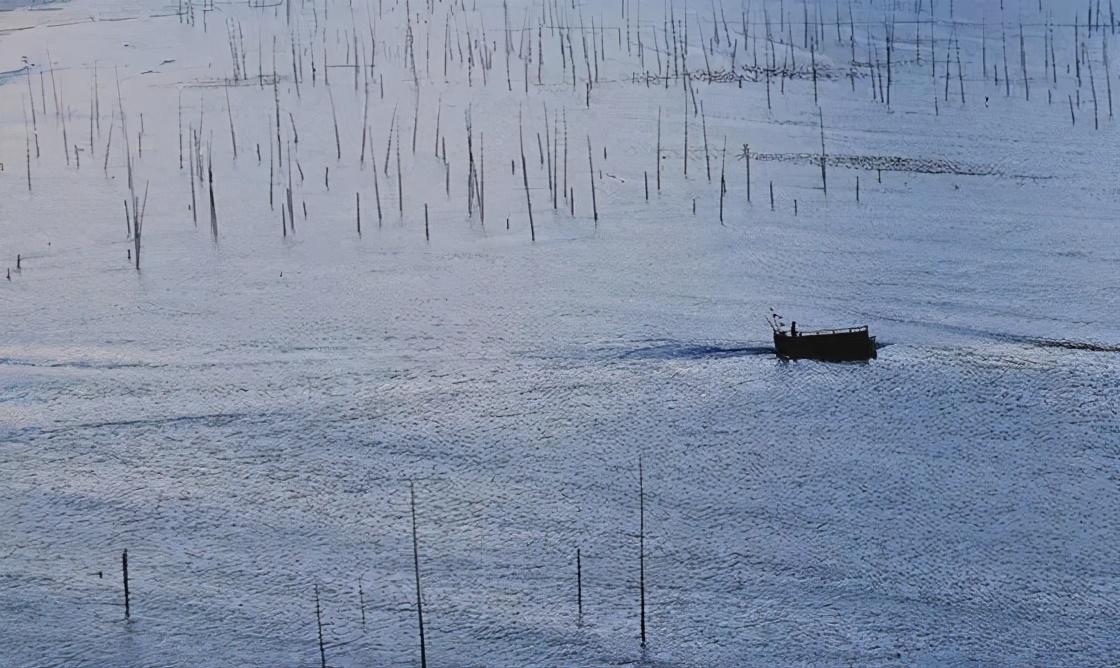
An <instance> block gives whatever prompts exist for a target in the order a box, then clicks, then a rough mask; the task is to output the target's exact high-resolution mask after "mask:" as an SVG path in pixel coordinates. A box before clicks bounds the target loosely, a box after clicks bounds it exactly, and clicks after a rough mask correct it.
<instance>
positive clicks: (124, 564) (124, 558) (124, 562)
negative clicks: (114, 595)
mask: <svg viewBox="0 0 1120 668" xmlns="http://www.w3.org/2000/svg"><path fill="white" fill-rule="evenodd" d="M121 577H122V578H123V579H124V618H125V619H129V617H130V613H131V611H130V610H129V607H128V550H124V551H123V552H121Z"/></svg>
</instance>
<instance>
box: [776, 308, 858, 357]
mask: <svg viewBox="0 0 1120 668" xmlns="http://www.w3.org/2000/svg"><path fill="white" fill-rule="evenodd" d="M770 328H771V329H772V330H773V331H774V349H775V351H776V352H777V353H778V356H779V357H781V358H783V359H814V360H822V361H825V362H860V361H865V360H870V359H874V358H875V356H876V354H875V337H874V336H871V332H870V330H869V329H868V327H867V325H864V326H862V327H848V328H844V329H820V330H814V331H807V332H803V331H801V330H799V329H797V323H796V322H794V323H792V325H791V326H790V328H789V330H788V331H787V330H786V328H785V325H784V323H782V321H781V319H780V316H778V315H776V314H773V312H771V319H770Z"/></svg>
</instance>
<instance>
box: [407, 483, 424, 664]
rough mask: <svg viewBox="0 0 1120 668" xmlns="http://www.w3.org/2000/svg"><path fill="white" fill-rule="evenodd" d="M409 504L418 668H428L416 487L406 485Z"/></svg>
mask: <svg viewBox="0 0 1120 668" xmlns="http://www.w3.org/2000/svg"><path fill="white" fill-rule="evenodd" d="M408 494H409V504H410V508H411V511H412V567H413V572H414V573H415V575H416V619H417V621H418V623H419V625H420V668H428V654H427V650H426V649H425V647H424V602H423V599H422V598H421V596H420V543H419V541H418V540H417V538H416V487H415V485H413V483H412V482H411V481H409V483H408Z"/></svg>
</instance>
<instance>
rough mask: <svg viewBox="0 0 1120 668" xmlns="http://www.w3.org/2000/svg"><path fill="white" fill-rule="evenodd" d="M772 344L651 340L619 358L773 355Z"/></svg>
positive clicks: (648, 358)
mask: <svg viewBox="0 0 1120 668" xmlns="http://www.w3.org/2000/svg"><path fill="white" fill-rule="evenodd" d="M773 354H775V353H774V346H769V345H763V344H761V343H758V344H753V343H752V344H747V345H744V344H742V343H735V342H688V341H651V342H649V345H647V346H644V347H640V348H634V349H631V350H624V351H622V352H620V353H619V354H618V358H619V359H626V360H705V359H727V358H733V357H751V356H759V355H773Z"/></svg>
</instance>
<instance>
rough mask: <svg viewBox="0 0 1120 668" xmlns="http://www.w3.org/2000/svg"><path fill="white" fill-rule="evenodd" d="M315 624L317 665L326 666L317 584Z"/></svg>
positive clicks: (323, 667) (324, 667)
mask: <svg viewBox="0 0 1120 668" xmlns="http://www.w3.org/2000/svg"><path fill="white" fill-rule="evenodd" d="M315 626H316V627H318V629H319V665H320V666H321V668H327V650H326V647H325V646H324V644H323V615H322V611H321V610H320V608H319V585H315Z"/></svg>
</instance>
